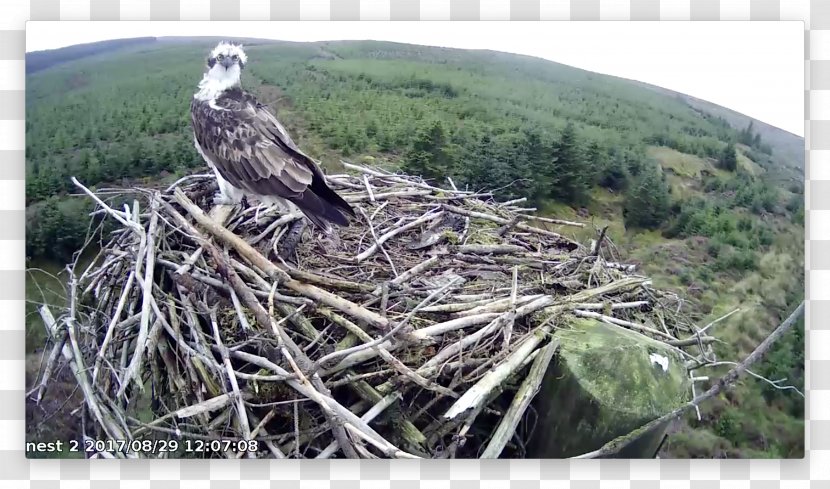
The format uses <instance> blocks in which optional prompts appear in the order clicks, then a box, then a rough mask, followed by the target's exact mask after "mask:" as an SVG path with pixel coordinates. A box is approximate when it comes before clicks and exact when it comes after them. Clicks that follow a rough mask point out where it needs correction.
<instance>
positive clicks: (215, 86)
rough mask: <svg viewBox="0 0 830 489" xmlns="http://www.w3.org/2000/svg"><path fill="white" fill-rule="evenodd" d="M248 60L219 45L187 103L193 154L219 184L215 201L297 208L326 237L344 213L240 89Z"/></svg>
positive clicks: (343, 221) (237, 49)
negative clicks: (249, 199) (247, 200)
mask: <svg viewBox="0 0 830 489" xmlns="http://www.w3.org/2000/svg"><path fill="white" fill-rule="evenodd" d="M247 61H248V57H247V56H246V55H245V52H244V51H243V50H242V47H241V46H239V45H236V44H231V43H226V42H220V43H219V44H218V45H217V46H216V47H215V48H214V49H213V51H211V52H210V54H209V55H208V58H207V70H206V72H205V74H204V76H203V78H202V81H201V82H200V83H199V87H198V88H199V90H198V91H197V92H196V94H195V95H193V101H192V102H191V104H190V114H191V119H192V122H193V137H194V142H195V145H196V149H197V150H198V151H199V154H201V155H202V157H203V158H204V159H205V161H206V162H207V163H208V165H210V167H211V168H212V169H213V171H214V173H215V174H216V180H217V182H218V184H219V193H218V194H217V195H216V198H215V199H214V202H215V203H217V204H233V205H235V204H239V203H240V202H241V201H242V197H243V196H248V197H253V198H254V199H256V200H258V201H259V202H261V203H263V204H266V205H271V206H277V207H278V208H280V209H282V210H283V211H290V210H292V209H293V208H294V206H296V208H299V209H300V210H301V211H302V212H303V214H305V215H306V217H307V218H308V219H309V220H310V221H311V222H313V223H314V224H315V225H317V226H318V227H319V228H320V229H322V230H323V231H325V232H327V233H328V232H331V224H337V225H340V226H348V223H349V221H348V218H347V216H352V217H354V215H355V214H354V211H353V210H352V208H351V206H349V204H348V203H346V201H345V200H343V199H342V198H341V197H340V196H339V195H337V194H336V193H335V192H334V190H332V189H331V188H330V187H329V186H328V185H327V184H326V179H325V177H324V176H323V172H322V171H321V170H320V167H319V166H318V165H317V163H316V162H315V161H314V160H313V159H311V158H310V157H309V156H308V155H306V154H305V153H303V152H302V151H301V150H300V148H299V147H297V144H295V143H294V141H293V140H292V139H291V137H290V136H289V135H288V132H287V131H286V130H285V128H284V127H283V125H282V124H280V122H279V121H278V120H277V118H276V117H274V115H272V114H271V113H270V112H269V111H268V110H267V109H266V107H265V106H264V105H263V104H260V103H259V102H258V101H257V100H256V98H255V97H254V96H253V95H252V94H250V93H248V92H246V91H245V90H243V89H242V87H241V84H240V78H241V75H242V70H243V69H244V68H245V66H246V63H247Z"/></svg>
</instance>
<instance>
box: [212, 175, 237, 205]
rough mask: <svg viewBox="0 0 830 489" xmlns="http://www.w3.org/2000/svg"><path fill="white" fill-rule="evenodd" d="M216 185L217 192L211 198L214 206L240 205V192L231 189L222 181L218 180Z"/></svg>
mask: <svg viewBox="0 0 830 489" xmlns="http://www.w3.org/2000/svg"><path fill="white" fill-rule="evenodd" d="M217 180H218V179H217ZM218 183H219V191H218V192H216V194H215V195H214V196H213V204H214V205H239V204H241V203H242V197H243V195H244V194H243V193H242V192H241V191H240V190H237V189H235V188H233V187H232V186H231V185H230V184H228V183H227V182H226V181H224V179H222V180H218Z"/></svg>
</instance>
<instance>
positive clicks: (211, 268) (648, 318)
mask: <svg viewBox="0 0 830 489" xmlns="http://www.w3.org/2000/svg"><path fill="white" fill-rule="evenodd" d="M347 168H348V169H349V170H350V173H349V174H342V175H331V176H328V177H327V178H328V180H329V182H330V185H331V186H332V187H333V188H334V189H335V190H336V191H337V192H338V193H340V195H342V196H343V197H344V198H345V199H346V200H347V201H349V202H350V203H351V204H352V205H353V207H354V208H355V211H356V213H357V218H356V219H353V220H352V225H351V226H350V227H347V228H339V229H336V230H335V232H334V233H332V234H330V235H326V234H323V233H321V232H320V231H319V230H317V229H315V228H313V227H312V226H310V225H307V224H306V220H305V219H304V218H302V216H301V215H294V214H290V213H289V214H284V213H283V214H280V213H279V212H275V211H274V210H269V209H266V208H264V207H260V206H258V205H256V203H255V202H246V203H244V204H243V205H242V206H241V207H239V208H231V207H227V206H216V207H214V206H213V195H214V192H215V191H216V184H215V181H214V180H213V179H212V178H211V177H210V176H208V175H202V176H194V177H189V178H186V179H182V180H180V181H179V182H177V183H176V184H174V186H172V187H170V188H169V189H157V190H153V189H133V190H131V191H129V192H128V191H123V190H122V191H120V193H121V194H123V195H121V196H120V197H121V198H122V199H123V197H124V196H125V195H129V196H130V200H132V198H133V197H135V200H134V202H133V205H132V207H130V206H128V205H125V206H124V208H123V209H120V208H118V207H117V206H116V207H114V206H111V205H109V204H107V203H106V202H105V200H106V201H109V202H111V201H112V199H111V197H113V194H112V193H109V192H107V191H104V190H99V191H97V192H92V191H89V190H87V189H86V188H85V187H83V186H82V185H81V184H80V183H78V182H76V184H77V185H78V186H79V187H80V188H81V189H82V190H84V191H85V192H86V193H87V194H88V196H89V197H91V198H93V199H95V200H96V202H97V203H98V205H99V207H98V210H97V211H96V215H106V219H108V220H114V222H116V223H117V225H118V228H117V229H116V230H115V231H114V232H113V233H112V234H109V235H108V236H107V239H108V241H107V242H105V243H104V245H103V246H102V247H101V249H100V252H99V253H98V255H97V257H96V258H95V259H94V261H93V262H92V263H91V264H90V265H89V266H88V267H86V268H85V269H84V270H80V269H77V270H75V269H71V270H70V271H71V272H72V275H71V276H72V280H71V282H70V292H71V293H70V298H69V300H70V304H69V306H68V307H67V308H66V312H65V313H62V314H61V315H60V316H59V317H58V318H57V319H56V318H53V317H52V315H51V312H50V311H49V310H48V308H47V307H45V306H44V307H42V308H41V314H42V316H43V318H44V320H45V322H46V324H47V326H48V328H49V330H50V334H51V341H52V345H53V346H52V348H53V355H52V356H51V357H54V358H51V357H50V358H51V361H61V360H60V358H61V357H62V358H63V361H68V362H69V364H70V366H71V367H72V369H73V372H74V374H75V377H76V379H77V380H78V382H79V385H80V387H81V390H82V392H83V395H84V399H85V403H84V406H83V410H82V412H83V416H84V421H85V422H84V425H83V426H84V431H85V433H86V436H88V437H90V438H91V439H98V440H102V439H103V440H139V441H144V442H145V448H146V447H148V446H150V444H149V443H148V442H147V440H156V441H154V442H153V443H155V444H153V445H152V449H150V450H141V451H136V450H134V449H132V450H131V449H128V448H125V446H124V445H120V444H114V445H107V446H106V447H105V448H104V449H100V448H98V449H96V450H94V451H95V454H94V456H104V457H136V456H138V457H159V456H161V457H177V456H184V457H214V458H217V457H218V458H226V457H227V458H241V457H247V458H260V457H277V458H283V457H288V458H314V457H323V458H325V457H362V458H376V457H400V458H409V457H432V458H447V457H480V456H485V457H497V456H502V457H525V456H528V451H529V450H530V448H529V441H530V437H531V435H532V433H533V428H534V425H535V421H536V416H535V410H534V406H533V405H532V404H531V403H530V400H531V399H532V398H533V395H534V394H535V392H536V391H537V390H538V387H539V383H540V382H541V377H542V375H543V374H544V371H545V367H546V366H547V362H549V361H550V358H551V357H552V356H553V355H554V354H555V350H556V344H555V341H552V340H551V336H550V334H551V333H552V332H553V331H554V330H555V329H556V328H559V327H567V325H568V321H569V318H572V317H577V316H581V317H594V318H596V319H598V320H601V321H606V322H611V323H613V324H616V325H618V326H620V327H624V328H629V329H632V330H634V331H636V332H638V333H640V334H644V335H647V336H649V337H652V338H654V339H656V340H659V341H663V342H666V343H669V344H671V345H673V346H675V347H678V348H685V349H688V350H691V349H697V350H698V353H699V354H700V355H703V356H704V357H705V356H706V355H707V354H709V353H711V351H710V348H709V347H708V346H707V345H708V343H711V340H712V339H711V337H708V336H705V335H703V334H702V333H701V332H700V331H698V330H697V329H696V328H695V327H694V326H693V325H692V324H690V323H689V322H687V321H686V320H685V319H684V318H683V316H682V314H680V313H679V311H680V310H681V306H682V303H681V301H680V299H679V298H678V297H677V296H675V295H674V294H670V293H666V292H662V291H659V290H655V289H653V288H652V287H651V284H650V282H649V281H648V280H647V278H646V277H642V276H639V275H637V274H636V273H635V268H634V267H633V266H630V265H625V264H620V263H615V262H612V261H609V260H607V259H606V258H605V257H606V256H610V254H611V253H612V251H613V248H612V246H613V244H612V243H611V242H610V239H608V238H607V237H605V233H604V231H603V232H602V233H598V234H597V235H596V236H595V237H597V238H598V239H596V240H591V243H584V244H582V243H579V242H577V241H576V240H574V239H572V238H569V237H567V236H566V233H567V232H568V231H569V230H574V229H576V228H575V227H584V225H583V224H580V223H573V222H568V221H560V220H555V219H541V220H540V219H537V218H534V217H532V214H531V212H532V210H533V209H528V208H524V207H520V206H519V204H521V201H520V200H519V201H512V202H506V203H499V202H497V201H496V199H494V197H493V195H492V194H490V193H473V192H470V191H461V190H456V189H455V188H454V185H452V182H451V181H449V186H450V187H451V188H439V187H436V186H433V185H431V184H428V183H426V182H425V181H423V180H421V179H418V178H414V177H409V176H405V175H397V174H390V173H387V172H385V171H382V170H377V169H370V168H364V167H358V166H354V165H347ZM681 351H683V352H684V355H686V356H687V357H688V358H689V359H690V361H694V355H692V354H691V353H689V352H687V351H686V350H681ZM48 370H49V369H47V371H48ZM47 377H48V375H46V376H44V382H42V384H43V385H42V389H44V390H45V389H46V385H47V382H45V380H46V378H47ZM42 394H43V392H42V391H41V392H40V393H39V397H40V396H42ZM158 440H161V441H158ZM246 440H253V442H246ZM127 446H129V445H127ZM135 446H136V445H135V444H133V445H132V447H133V448H135ZM531 455H532V454H531Z"/></svg>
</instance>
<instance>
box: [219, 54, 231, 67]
mask: <svg viewBox="0 0 830 489" xmlns="http://www.w3.org/2000/svg"><path fill="white" fill-rule="evenodd" d="M220 63H221V65H222V66H224V67H225V69H228V68H230V67H231V66H233V60H232V59H231V58H230V57H225V58H224V59H222V61H221V62H220Z"/></svg>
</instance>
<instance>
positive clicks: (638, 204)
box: [623, 164, 671, 229]
mask: <svg viewBox="0 0 830 489" xmlns="http://www.w3.org/2000/svg"><path fill="white" fill-rule="evenodd" d="M670 204H671V199H670V196H669V187H668V185H667V183H666V181H665V178H664V177H663V175H661V174H660V172H659V170H658V168H657V165H656V164H646V165H643V168H642V169H641V170H640V173H639V174H638V175H637V177H635V178H634V181H633V182H632V185H631V186H630V187H629V189H628V192H627V193H626V197H625V206H624V208H623V217H624V218H625V224H626V226H629V227H632V228H645V229H656V228H658V227H660V225H661V224H662V223H663V222H664V221H665V220H666V218H667V217H668V214H669V206H670Z"/></svg>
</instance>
